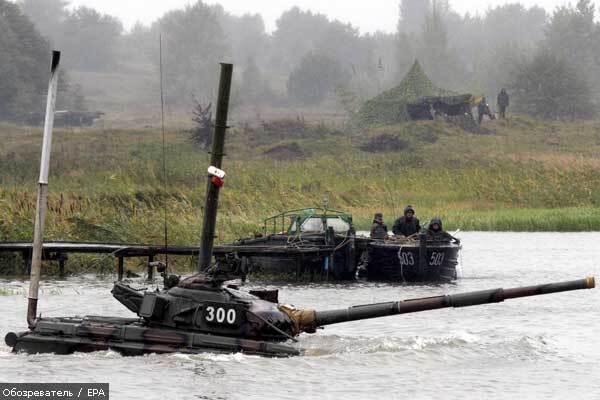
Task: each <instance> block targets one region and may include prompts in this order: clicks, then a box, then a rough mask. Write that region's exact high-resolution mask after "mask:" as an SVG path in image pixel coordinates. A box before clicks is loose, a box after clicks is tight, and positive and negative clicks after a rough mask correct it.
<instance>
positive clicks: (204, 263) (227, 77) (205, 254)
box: [198, 63, 233, 272]
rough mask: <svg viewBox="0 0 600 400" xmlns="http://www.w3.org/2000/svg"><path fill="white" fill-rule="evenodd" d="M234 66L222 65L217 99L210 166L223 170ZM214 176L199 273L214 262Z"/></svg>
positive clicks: (206, 207)
mask: <svg viewBox="0 0 600 400" xmlns="http://www.w3.org/2000/svg"><path fill="white" fill-rule="evenodd" d="M232 75H233V65H232V64H224V63H221V78H220V81H219V97H218V99H217V113H216V116H215V132H214V135H213V141H212V151H211V157H210V166H211V167H215V168H218V169H221V164H222V162H223V151H224V147H225V132H226V130H227V113H228V112H229V93H230V91H231V76H232ZM213 178H215V177H214V176H212V175H211V174H209V175H208V183H207V187H206V200H205V203H204V219H203V221H202V238H201V241H200V257H199V259H198V272H202V271H204V270H205V269H207V268H208V267H210V263H211V260H212V251H213V245H214V241H215V225H216V223H217V208H218V205H219V189H220V185H219V184H216V183H215V182H213Z"/></svg>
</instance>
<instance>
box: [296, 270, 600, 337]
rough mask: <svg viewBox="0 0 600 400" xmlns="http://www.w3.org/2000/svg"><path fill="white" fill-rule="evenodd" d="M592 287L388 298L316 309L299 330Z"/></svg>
mask: <svg viewBox="0 0 600 400" xmlns="http://www.w3.org/2000/svg"><path fill="white" fill-rule="evenodd" d="M594 287H595V280H594V278H593V277H589V278H585V279H578V280H574V281H566V282H556V283H548V284H545V285H535V286H524V287H517V288H510V289H501V288H500V289H491V290H481V291H476V292H467V293H457V294H449V295H442V296H434V297H425V298H419V299H409V300H402V301H391V302H387V303H377V304H366V305H360V306H353V307H349V308H345V309H341V310H330V311H316V312H314V321H313V323H312V324H310V323H308V322H309V321H307V320H306V319H304V321H302V322H304V323H303V324H302V323H300V324H299V325H300V330H302V331H306V332H310V331H314V328H315V327H319V326H325V325H331V324H337V323H340V322H347V321H357V320H361V319H368V318H378V317H385V316H388V315H396V314H408V313H414V312H419V311H427V310H436V309H439V308H447V307H467V306H476V305H480V304H488V303H500V302H502V301H504V300H508V299H516V298H518V297H528V296H538V295H542V294H550V293H559V292H566V291H571V290H579V289H592V288H594Z"/></svg>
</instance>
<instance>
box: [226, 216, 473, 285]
mask: <svg viewBox="0 0 600 400" xmlns="http://www.w3.org/2000/svg"><path fill="white" fill-rule="evenodd" d="M461 248H462V247H461V245H460V242H458V241H457V240H446V241H441V240H430V239H428V238H427V235H425V234H420V235H413V236H411V237H408V238H404V237H402V238H400V237H398V238H397V237H394V236H393V235H391V236H390V237H389V239H385V240H381V239H372V238H370V237H369V236H368V234H361V233H360V232H359V233H358V234H357V232H356V230H355V228H354V225H353V222H352V214H350V213H347V212H344V211H338V210H331V209H328V208H319V207H314V208H303V209H297V210H288V211H284V212H282V213H279V214H277V215H274V216H272V217H269V218H267V219H265V220H264V222H263V232H262V233H261V234H258V235H256V236H255V237H252V238H244V239H239V240H237V241H235V242H233V243H228V244H226V245H223V246H221V247H220V248H219V249H215V257H218V258H219V259H221V260H222V262H225V259H226V258H229V259H230V260H233V259H235V260H239V262H241V263H242V265H243V266H244V268H245V270H246V271H247V273H248V275H250V276H256V277H259V278H261V279H265V278H275V279H283V280H285V279H290V278H292V279H296V280H309V281H322V280H327V281H336V280H337V281H347V280H354V279H356V278H357V277H359V278H366V279H368V280H375V281H392V282H413V283H415V282H425V283H429V282H449V281H453V280H455V279H457V277H458V273H457V267H458V261H459V254H460V250H461Z"/></svg>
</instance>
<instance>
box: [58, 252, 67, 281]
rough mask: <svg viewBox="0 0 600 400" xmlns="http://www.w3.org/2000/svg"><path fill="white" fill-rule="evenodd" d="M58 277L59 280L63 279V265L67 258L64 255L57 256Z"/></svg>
mask: <svg viewBox="0 0 600 400" xmlns="http://www.w3.org/2000/svg"><path fill="white" fill-rule="evenodd" d="M57 258H58V276H60V277H61V278H64V277H65V264H66V262H67V259H68V256H67V255H66V254H64V253H60V254H58V257H57Z"/></svg>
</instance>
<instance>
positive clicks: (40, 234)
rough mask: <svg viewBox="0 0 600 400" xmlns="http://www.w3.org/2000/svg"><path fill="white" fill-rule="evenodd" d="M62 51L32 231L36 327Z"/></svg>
mask: <svg viewBox="0 0 600 400" xmlns="http://www.w3.org/2000/svg"><path fill="white" fill-rule="evenodd" d="M59 62H60V51H56V50H54V51H53V52H52V67H51V68H50V82H49V84H48V99H47V102H46V120H45V122H44V139H43V144H42V158H41V161H40V179H39V182H38V196H37V206H36V213H35V229H34V233H33V252H32V255H31V278H30V281H29V301H28V304H27V324H28V325H29V328H33V327H35V322H36V314H37V302H38V292H39V287H40V275H41V269H42V252H43V248H42V247H43V242H44V220H45V218H46V205H47V202H48V172H49V169H50V149H51V147H52V128H53V126H54V108H55V105H56V92H57V87H58V64H59Z"/></svg>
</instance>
